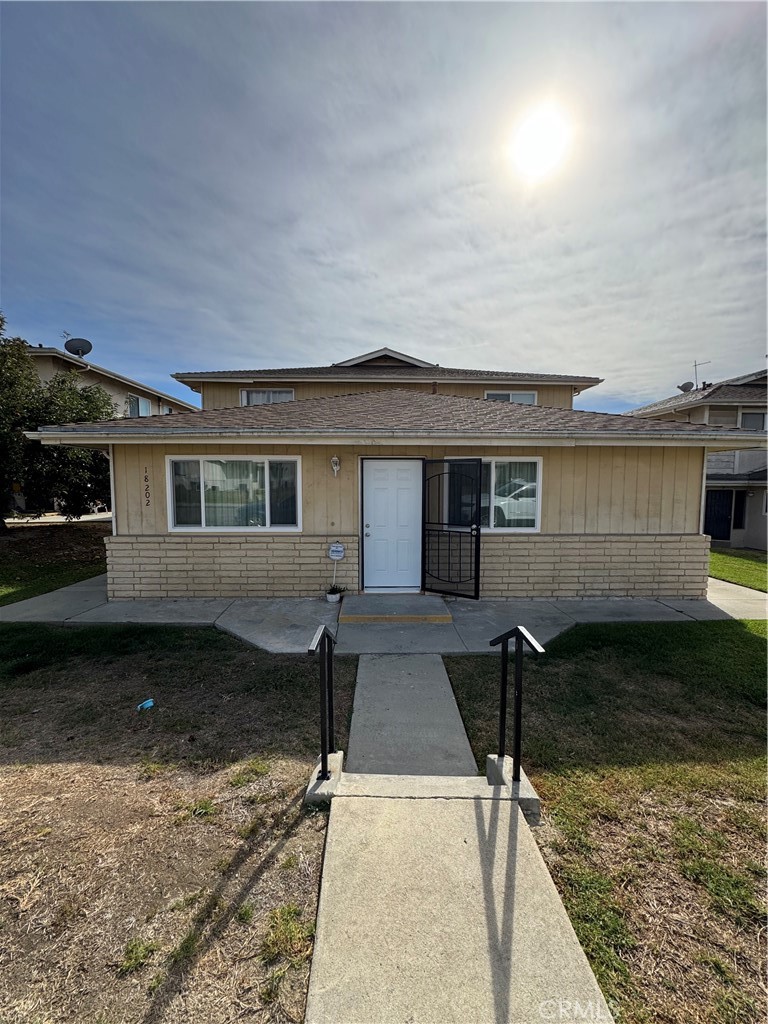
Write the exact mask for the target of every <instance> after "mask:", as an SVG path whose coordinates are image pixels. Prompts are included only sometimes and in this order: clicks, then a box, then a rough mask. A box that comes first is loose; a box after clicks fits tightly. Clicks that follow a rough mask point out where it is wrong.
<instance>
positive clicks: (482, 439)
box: [25, 427, 765, 451]
mask: <svg viewBox="0 0 768 1024" xmlns="http://www.w3.org/2000/svg"><path fill="white" fill-rule="evenodd" d="M25 436H26V437H28V438H29V439H30V440H34V441H40V442H41V443H42V444H69V445H82V444H94V443H97V444H101V443H104V444H110V443H111V444H121V443H122V444H148V443H152V444H157V443H163V442H164V441H169V442H172V443H180V442H181V443H185V444H194V443H198V442H219V441H221V440H230V441H239V442H241V443H247V444H258V442H259V440H261V439H265V438H269V440H270V442H271V443H275V442H277V443H283V444H301V443H307V444H319V443H328V442H330V441H332V440H342V441H346V443H348V444H355V443H357V442H358V441H359V443H365V444H367V443H376V442H377V441H386V442H387V443H391V442H392V441H393V440H394V441H395V442H397V441H401V440H402V441H407V443H410V444H422V443H423V444H427V445H428V444H430V443H431V442H433V441H434V440H436V439H437V440H440V441H443V442H455V443H456V444H464V445H470V444H471V445H482V444H484V443H493V444H494V445H498V444H504V443H515V444H530V445H537V444H539V445H540V444H542V442H547V443H550V444H556V445H558V446H561V445H572V446H576V445H578V444H580V443H582V442H591V443H595V442H600V443H602V444H605V445H608V446H611V445H615V444H623V445H627V444H636V443H640V442H642V443H643V444H647V445H651V446H652V445H653V444H661V443H670V442H675V443H677V444H681V443H682V444H683V445H685V446H687V447H702V448H708V449H710V450H712V451H737V450H742V449H750V448H760V447H763V446H764V445H765V435H762V434H746V435H745V434H744V432H743V431H739V437H734V436H723V435H721V434H717V435H716V434H709V433H695V434H692V433H683V432H671V431H670V432H669V433H667V432H663V433H662V432H659V431H653V432H651V431H649V432H639V431H631V432H627V433H622V432H618V431H598V430H579V431H562V430H559V431H558V430H546V431H545V430H541V431H534V432H530V431H527V432H526V431H522V430H521V431H508V430H505V431H484V432H483V433H482V434H478V433H472V432H469V431H464V432H461V431H456V430H430V431H427V432H425V431H424V430H404V429H402V428H397V429H393V430H381V429H376V430H361V429H352V428H341V427H339V428H336V429H333V430H328V429H324V430H306V429H304V430H293V431H292V430H286V429H285V428H281V429H275V428H272V429H270V428H262V429H260V430H259V431H258V433H256V432H254V430H253V429H252V428H250V429H243V430H231V429H230V430H211V429H207V430H190V429H184V428H182V427H179V428H166V429H163V430H162V431H145V432H142V433H139V432H137V431H125V430H123V431H115V430H113V431H107V430H103V431H100V430H89V431H75V430H60V431H56V430H37V431H26V432H25Z"/></svg>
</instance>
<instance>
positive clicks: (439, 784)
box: [334, 772, 512, 800]
mask: <svg viewBox="0 0 768 1024" xmlns="http://www.w3.org/2000/svg"><path fill="white" fill-rule="evenodd" d="M344 796H348V797H349V796H354V797H360V796H368V797H379V798H389V799H395V800H510V799H511V796H512V794H511V792H510V790H509V787H508V786H506V785H503V784H502V785H496V786H491V785H490V784H489V783H488V781H487V779H484V778H482V776H479V775H473V776H468V777H467V776H465V777H462V776H450V775H448V776H446V775H362V774H358V773H356V772H342V775H341V781H340V782H339V786H338V788H337V789H336V792H335V793H334V799H338V798H339V797H344Z"/></svg>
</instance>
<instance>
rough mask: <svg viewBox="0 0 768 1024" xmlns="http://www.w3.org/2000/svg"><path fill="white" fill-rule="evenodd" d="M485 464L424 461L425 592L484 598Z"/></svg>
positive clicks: (478, 462) (460, 461)
mask: <svg viewBox="0 0 768 1024" xmlns="http://www.w3.org/2000/svg"><path fill="white" fill-rule="evenodd" d="M482 469H483V464H482V461H481V460H480V459H425V460H424V487H423V491H422V493H423V499H424V517H423V518H424V536H423V539H422V545H421V551H422V555H421V559H422V573H421V580H422V584H421V585H422V588H423V589H424V590H431V591H433V592H435V593H437V594H454V595H456V596H458V597H471V598H474V600H475V601H476V600H477V599H478V598H479V597H480V501H481V497H480V495H481V484H482Z"/></svg>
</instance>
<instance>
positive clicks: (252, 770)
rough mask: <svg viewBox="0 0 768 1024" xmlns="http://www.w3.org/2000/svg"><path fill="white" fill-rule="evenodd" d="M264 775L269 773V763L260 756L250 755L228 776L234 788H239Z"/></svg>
mask: <svg viewBox="0 0 768 1024" xmlns="http://www.w3.org/2000/svg"><path fill="white" fill-rule="evenodd" d="M264 775H269V765H268V764H267V762H266V761H264V760H263V759H262V758H260V757H252V758H250V760H248V761H246V762H245V764H244V765H241V766H240V767H239V768H238V769H237V771H236V772H234V773H233V774H232V775H231V776H230V777H229V784H230V786H234V788H235V789H240V788H241V787H243V786H247V785H248V784H249V783H250V782H255V781H256V779H260V778H262V777H263V776H264Z"/></svg>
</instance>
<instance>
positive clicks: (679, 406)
mask: <svg viewBox="0 0 768 1024" xmlns="http://www.w3.org/2000/svg"><path fill="white" fill-rule="evenodd" d="M627 415H630V416H642V417H653V418H654V419H663V420H668V421H669V420H674V421H675V422H678V423H706V424H709V425H710V426H718V427H742V428H746V429H748V430H764V429H765V419H766V371H765V370H759V371H758V372H757V373H747V374H744V375H743V376H742V377H731V378H730V379H729V380H721V381H719V382H718V383H717V384H702V385H701V387H699V388H693V389H691V390H687V391H682V393H681V394H679V395H673V397H672V398H665V399H664V400H663V401H661V402H654V403H653V404H652V405H644V406H643V407H642V408H640V409H633V410H632V412H630V413H628V414H627ZM767 465H768V458H766V449H765V446H764V445H763V446H762V447H761V448H759V449H755V450H752V451H727V452H723V451H719V452H716V453H713V454H711V455H709V456H708V458H707V495H706V505H705V512H704V533H706V534H709V536H710V537H711V538H712V540H713V541H716V542H717V543H719V544H729V545H731V546H732V547H737V548H759V549H761V550H762V551H765V550H766V547H768V540H767V537H766V533H767V527H768V507H767V506H766V466H767Z"/></svg>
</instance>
